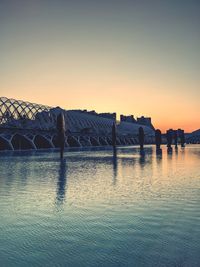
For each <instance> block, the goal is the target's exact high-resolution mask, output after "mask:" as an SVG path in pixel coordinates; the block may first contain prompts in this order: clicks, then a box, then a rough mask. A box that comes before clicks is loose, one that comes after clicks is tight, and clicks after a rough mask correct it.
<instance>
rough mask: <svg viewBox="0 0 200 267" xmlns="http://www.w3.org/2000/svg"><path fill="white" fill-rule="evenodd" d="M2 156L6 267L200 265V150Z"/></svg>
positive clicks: (0, 215) (1, 230)
mask: <svg viewBox="0 0 200 267" xmlns="http://www.w3.org/2000/svg"><path fill="white" fill-rule="evenodd" d="M145 151H146V152H145V155H144V156H141V155H140V153H139V150H138V148H137V147H128V148H119V149H118V151H117V157H116V158H115V157H114V158H113V154H112V150H99V151H79V152H67V153H65V160H63V161H62V162H60V160H59V158H58V153H55V152H36V153H33V152H21V153H19V152H18V153H12V154H11V153H8V154H6V153H1V154H0V266H1V267H4V266H9V267H10V266H20V267H21V266H77V267H78V266H83V267H84V266H86V267H90V266H113V267H117V266H131V267H132V266H136V267H139V266H152V267H154V266H159V267H160V266H163V267H164V266H167V267H168V266H169V267H173V266H176V267H179V266H180V267H181V266H187V267H190V266H191V267H198V266H200V227H199V226H200V207H199V204H200V146H198V145H190V146H187V147H186V148H185V149H181V148H179V150H178V152H175V151H173V153H172V154H171V155H169V154H167V153H166V148H165V147H163V153H162V156H161V155H159V156H156V153H155V148H154V147H152V146H148V147H146V149H145Z"/></svg>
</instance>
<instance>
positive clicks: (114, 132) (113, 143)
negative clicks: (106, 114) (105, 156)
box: [112, 122, 117, 151]
mask: <svg viewBox="0 0 200 267" xmlns="http://www.w3.org/2000/svg"><path fill="white" fill-rule="evenodd" d="M116 140H117V134H116V123H115V122H113V125H112V146H113V150H114V151H116Z"/></svg>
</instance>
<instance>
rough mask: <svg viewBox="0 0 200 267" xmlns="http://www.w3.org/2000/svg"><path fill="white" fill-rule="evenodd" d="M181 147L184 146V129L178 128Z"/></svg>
mask: <svg viewBox="0 0 200 267" xmlns="http://www.w3.org/2000/svg"><path fill="white" fill-rule="evenodd" d="M179 134H180V141H181V147H185V132H184V130H179Z"/></svg>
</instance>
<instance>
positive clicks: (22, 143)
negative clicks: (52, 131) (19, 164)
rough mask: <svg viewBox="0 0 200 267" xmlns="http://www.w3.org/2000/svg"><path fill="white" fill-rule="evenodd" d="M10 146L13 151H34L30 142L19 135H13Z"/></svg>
mask: <svg viewBox="0 0 200 267" xmlns="http://www.w3.org/2000/svg"><path fill="white" fill-rule="evenodd" d="M11 144H12V146H13V149H14V150H24V149H34V145H33V144H32V142H31V141H30V140H29V139H28V138H27V137H26V136H24V135H21V134H15V135H14V136H13V137H12V140H11Z"/></svg>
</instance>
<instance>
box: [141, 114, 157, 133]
mask: <svg viewBox="0 0 200 267" xmlns="http://www.w3.org/2000/svg"><path fill="white" fill-rule="evenodd" d="M137 123H138V124H141V125H145V126H148V127H150V128H151V129H153V130H155V129H154V127H153V125H152V123H151V118H150V117H144V116H142V117H140V118H137Z"/></svg>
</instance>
